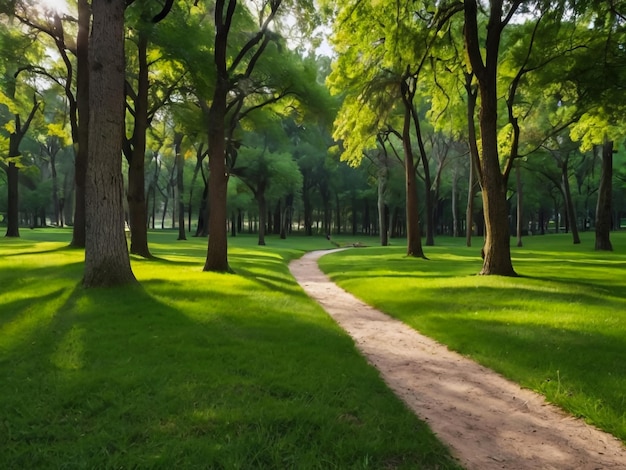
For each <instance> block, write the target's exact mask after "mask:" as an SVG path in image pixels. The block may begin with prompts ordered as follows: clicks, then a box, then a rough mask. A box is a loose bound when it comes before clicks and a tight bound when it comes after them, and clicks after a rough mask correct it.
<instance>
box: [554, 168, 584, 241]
mask: <svg viewBox="0 0 626 470" xmlns="http://www.w3.org/2000/svg"><path fill="white" fill-rule="evenodd" d="M561 182H562V185H563V197H564V198H565V214H566V215H565V217H566V220H565V232H566V233H567V230H568V228H570V227H571V229H572V240H573V241H574V245H578V244H580V235H579V234H578V224H577V223H576V211H575V209H574V201H573V199H572V191H571V189H570V186H569V170H568V159H567V158H566V159H564V160H563V161H562V162H561ZM557 226H558V221H557ZM557 233H558V229H557Z"/></svg>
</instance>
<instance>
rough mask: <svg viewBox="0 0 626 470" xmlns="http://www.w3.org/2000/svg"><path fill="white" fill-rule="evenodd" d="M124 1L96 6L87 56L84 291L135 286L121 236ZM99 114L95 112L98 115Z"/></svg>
mask: <svg viewBox="0 0 626 470" xmlns="http://www.w3.org/2000/svg"><path fill="white" fill-rule="evenodd" d="M125 4H126V2H125V0H110V1H108V2H102V1H100V2H98V1H96V2H94V4H93V5H92V8H93V18H94V20H93V28H92V36H91V44H90V51H89V59H90V60H89V64H90V78H91V82H90V84H89V85H90V86H89V103H90V109H91V110H93V112H92V113H91V114H90V119H89V142H90V144H91V145H90V148H89V158H88V164H87V179H86V183H87V184H86V189H87V191H86V201H85V203H86V204H85V207H86V216H87V218H86V222H87V223H86V246H85V276H84V279H83V284H84V285H85V286H86V287H103V286H113V285H121V284H129V283H134V282H136V280H135V276H134V275H133V272H132V270H131V267H130V259H129V256H128V249H127V246H126V236H125V233H124V205H123V198H124V180H123V177H122V160H121V155H122V138H123V133H124V73H125V70H124V69H125V68H124V8H125ZM96 110H97V112H96Z"/></svg>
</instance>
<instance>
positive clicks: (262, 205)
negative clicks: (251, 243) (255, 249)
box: [254, 185, 267, 246]
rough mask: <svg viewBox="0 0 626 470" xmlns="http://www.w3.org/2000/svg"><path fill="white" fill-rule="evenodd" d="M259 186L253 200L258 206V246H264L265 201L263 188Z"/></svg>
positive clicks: (265, 224)
mask: <svg viewBox="0 0 626 470" xmlns="http://www.w3.org/2000/svg"><path fill="white" fill-rule="evenodd" d="M263 186H264V185H260V187H259V189H258V191H257V192H256V193H255V194H254V198H255V199H256V201H257V204H258V205H259V246H264V245H265V230H266V226H267V202H266V201H265V188H264V187H263Z"/></svg>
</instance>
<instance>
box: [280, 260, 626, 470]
mask: <svg viewBox="0 0 626 470" xmlns="http://www.w3.org/2000/svg"><path fill="white" fill-rule="evenodd" d="M332 251H337V250H326V251H315V252H311V253H308V254H306V255H304V256H303V257H302V258H300V259H298V260H294V261H292V262H291V264H290V265H289V269H290V270H291V273H292V274H293V276H294V277H295V278H296V280H297V281H298V283H299V284H300V285H301V286H302V287H303V288H304V290H305V291H306V292H307V294H308V295H309V296H310V297H312V298H313V299H314V300H316V301H317V302H318V303H320V304H321V305H322V307H324V309H325V310H326V311H327V312H328V313H329V314H330V315H331V316H332V317H333V318H334V319H335V321H336V322H337V323H338V324H339V325H340V326H341V327H342V328H343V329H344V330H345V331H346V332H347V333H348V334H349V335H350V336H352V338H353V339H354V341H355V343H356V346H357V347H358V349H359V350H360V351H361V353H362V354H363V355H364V356H365V357H366V358H367V360H368V361H369V362H370V363H371V364H372V365H373V366H374V367H376V368H377V369H378V370H379V371H380V374H381V376H382V378H383V380H384V381H385V382H386V383H387V385H388V386H389V387H390V388H391V389H392V390H393V391H394V392H395V394H396V395H397V396H398V397H400V398H401V399H402V400H403V401H404V402H405V403H406V404H407V406H408V407H409V408H410V409H411V410H413V411H414V412H415V413H416V415H417V416H418V417H419V418H420V419H422V420H424V421H426V422H427V423H428V424H429V425H430V427H431V429H432V430H433V431H434V432H435V434H437V436H438V437H439V439H441V440H442V441H443V442H445V443H447V445H448V446H449V448H450V449H451V450H452V453H453V454H454V455H455V456H456V458H457V459H458V460H459V462H460V463H461V464H462V465H463V466H464V467H465V468H467V469H468V470H473V469H476V470H491V469H520V470H521V469H533V470H548V469H559V470H563V469H572V470H573V469H576V470H579V469H585V470H586V469H589V470H600V469H626V447H624V445H623V444H622V443H621V442H620V441H619V440H618V439H616V438H615V437H613V436H611V435H610V434H607V433H604V432H601V431H599V430H597V429H596V428H594V427H592V426H589V425H587V424H585V423H584V422H583V421H582V420H579V419H575V418H573V417H571V416H569V415H567V414H565V413H564V412H563V411H561V410H560V409H558V408H556V407H555V406H552V405H550V404H548V403H547V402H546V401H545V400H544V398H543V397H542V396H540V395H538V394H536V393H534V392H532V391H530V390H526V389H522V388H520V387H519V385H517V384H514V383H512V382H510V381H508V380H506V379H504V378H503V377H502V376H500V375H498V374H496V373H495V372H493V371H491V370H489V369H487V368H485V367H482V366H480V365H478V364H476V363H475V362H473V361H471V360H469V359H467V358H465V357H463V356H461V355H459V354H457V353H454V352H452V351H450V350H448V349H447V348H446V347H445V346H443V345H441V344H439V343H437V342H436V341H433V340H432V339H430V338H427V337H425V336H423V335H421V334H420V333H418V332H417V331H415V330H413V329H412V328H410V327H408V326H406V325H405V324H404V323H402V322H400V321H398V320H395V319H393V318H391V317H389V316H387V315H385V314H383V313H382V312H380V311H378V310H376V309H374V308H372V307H370V306H369V305H367V304H365V303H363V302H361V301H360V300H358V299H356V298H355V297H354V296H352V295H351V294H348V293H347V292H346V291H344V290H343V289H341V288H340V287H338V286H337V285H336V284H334V283H333V282H331V281H330V279H329V278H328V277H327V276H326V275H325V274H323V273H322V271H321V270H320V269H319V268H318V266H317V260H318V259H319V258H320V257H321V256H323V255H324V254H327V253H330V252H332Z"/></svg>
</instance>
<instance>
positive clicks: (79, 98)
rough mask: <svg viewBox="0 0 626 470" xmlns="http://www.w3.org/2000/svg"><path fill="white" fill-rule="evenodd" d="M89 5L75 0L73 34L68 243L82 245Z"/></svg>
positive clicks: (85, 168) (87, 108)
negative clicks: (74, 116)
mask: <svg viewBox="0 0 626 470" xmlns="http://www.w3.org/2000/svg"><path fill="white" fill-rule="evenodd" d="M90 24H91V8H90V6H89V2H88V1H87V0H78V35H77V37H76V105H77V108H78V148H77V149H76V154H75V157H76V159H75V162H74V168H75V172H74V182H75V186H76V191H75V201H76V202H75V204H74V226H73V227H72V241H71V243H70V246H73V247H77V248H84V247H85V180H86V177H87V155H88V154H89V31H90Z"/></svg>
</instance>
